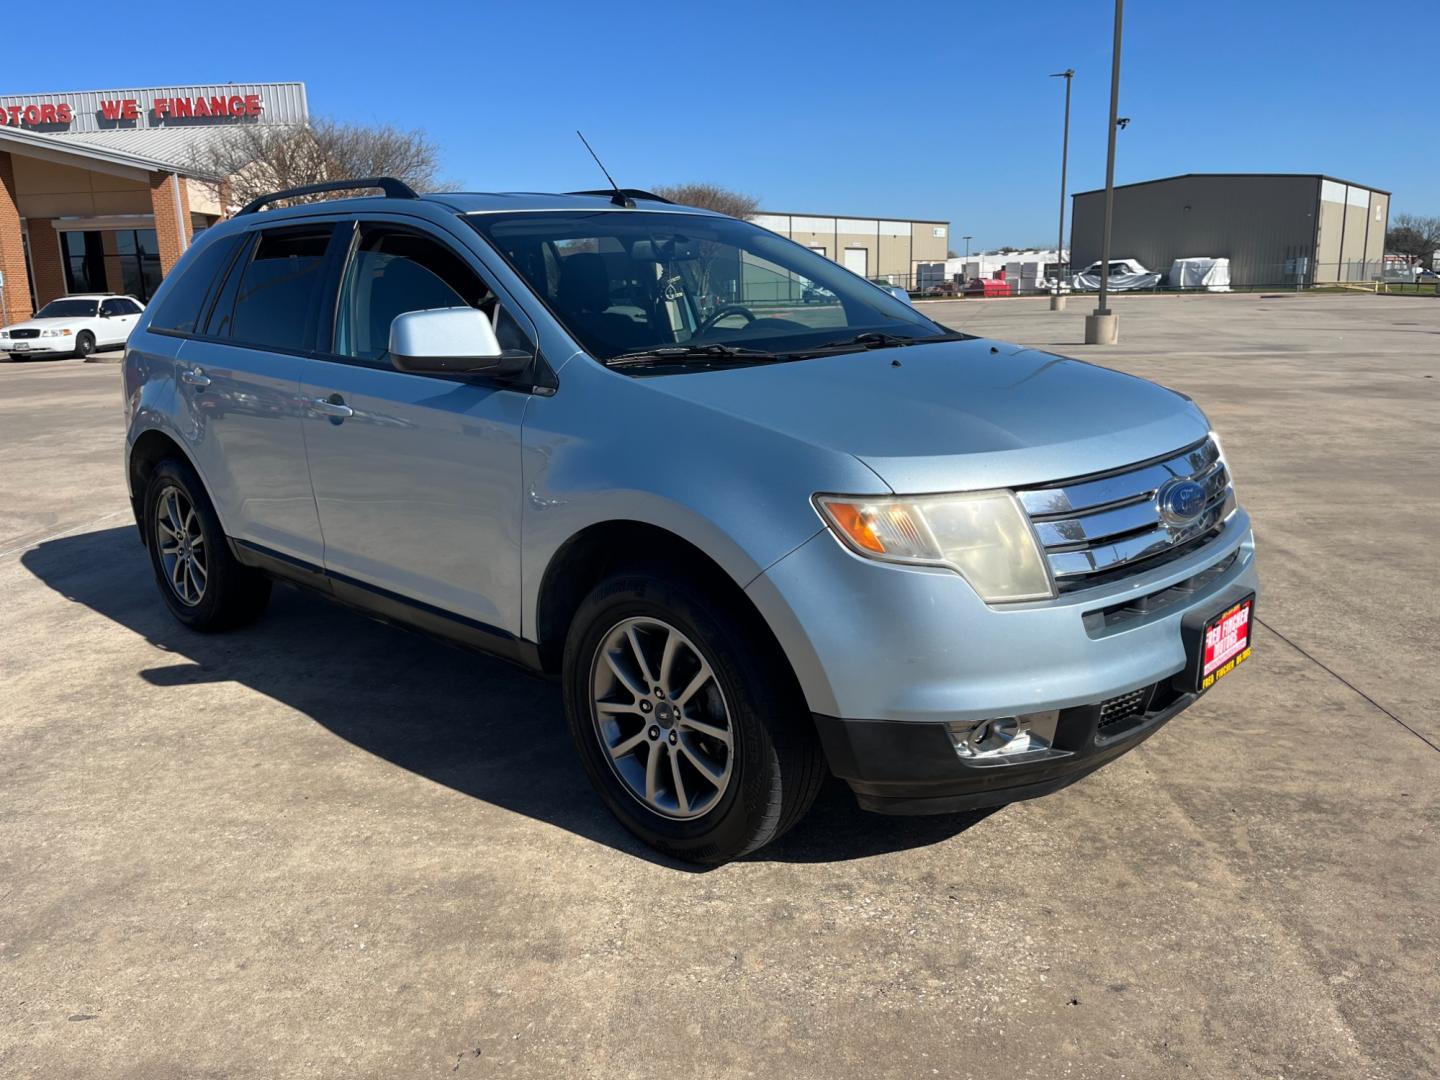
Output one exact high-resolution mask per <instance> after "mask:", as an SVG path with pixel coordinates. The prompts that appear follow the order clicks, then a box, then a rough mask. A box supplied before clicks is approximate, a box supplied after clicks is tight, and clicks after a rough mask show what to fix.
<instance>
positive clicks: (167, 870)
mask: <svg viewBox="0 0 1440 1080" xmlns="http://www.w3.org/2000/svg"><path fill="white" fill-rule="evenodd" d="M1116 306H1117V309H1118V310H1119V311H1120V313H1121V328H1120V334H1121V337H1120V341H1121V344H1120V345H1119V346H1117V347H1115V348H1107V349H1103V350H1101V349H1095V348H1089V349H1087V348H1085V347H1084V346H1079V345H1076V344H1074V343H1075V342H1078V341H1079V340H1080V338H1081V335H1082V333H1083V314H1084V311H1083V310H1081V309H1082V308H1083V304H1082V303H1081V302H1079V301H1072V304H1071V308H1072V310H1071V311H1069V312H1066V313H1063V314H1059V315H1055V314H1052V313H1050V312H1049V311H1048V310H1046V302H1045V301H1044V300H1043V299H1041V300H1039V301H1033V302H1032V301H1017V302H998V303H997V302H973V301H966V302H959V303H950V304H937V305H935V306H933V307H929V308H927V309H926V310H928V311H931V312H933V313H934V314H936V316H937V317H939V318H940V319H941V320H942V321H945V322H947V323H949V324H950V325H954V326H957V327H960V328H963V329H969V330H973V331H975V332H979V333H986V334H995V335H998V336H1004V337H1007V338H1009V339H1012V340H1020V341H1024V342H1026V343H1031V344H1036V345H1039V346H1041V347H1047V348H1055V349H1056V350H1057V351H1062V352H1064V351H1067V350H1068V351H1072V352H1074V353H1076V354H1078V355H1081V356H1083V357H1085V358H1087V359H1093V360H1095V361H1096V362H1100V363H1105V364H1108V365H1111V366H1115V367H1120V368H1123V369H1125V370H1131V371H1136V372H1138V373H1140V374H1144V375H1148V376H1151V377H1154V378H1158V379H1160V380H1161V381H1163V382H1165V383H1167V384H1168V385H1171V386H1175V387H1177V388H1179V389H1182V390H1184V391H1186V392H1187V393H1190V394H1191V395H1192V396H1194V397H1195V398H1196V400H1197V401H1199V402H1200V404H1201V405H1202V406H1203V407H1204V408H1205V409H1206V410H1207V412H1208V413H1209V415H1210V416H1211V418H1212V420H1213V421H1214V422H1215V424H1216V426H1217V428H1218V429H1219V430H1220V431H1221V433H1222V434H1223V436H1224V438H1225V446H1226V450H1227V452H1228V454H1229V455H1230V457H1231V459H1232V462H1233V464H1234V467H1235V472H1236V475H1237V478H1238V488H1239V492H1240V496H1241V498H1242V500H1243V501H1245V502H1246V503H1247V505H1248V506H1249V508H1250V510H1251V512H1252V514H1253V515H1254V517H1255V519H1256V522H1257V533H1258V538H1259V550H1260V559H1261V573H1262V576H1263V579H1264V582H1265V585H1266V589H1267V591H1266V593H1265V596H1264V597H1263V599H1262V601H1261V604H1260V607H1259V616H1260V618H1261V620H1262V621H1263V623H1264V626H1263V627H1262V628H1261V629H1260V631H1259V633H1258V635H1257V649H1256V655H1255V658H1254V660H1253V661H1252V662H1251V663H1250V664H1247V665H1246V666H1245V667H1243V668H1242V669H1240V670H1239V671H1238V672H1236V673H1235V675H1234V676H1233V677H1231V678H1229V679H1226V680H1225V681H1224V682H1223V683H1222V684H1221V685H1220V686H1219V687H1217V688H1216V690H1215V691H1214V692H1213V693H1211V694H1210V695H1208V696H1207V697H1206V698H1205V699H1203V700H1202V701H1201V702H1200V703H1198V704H1197V705H1196V706H1195V707H1194V708H1192V709H1191V710H1190V711H1188V712H1187V713H1185V714H1184V715H1183V716H1182V717H1180V718H1179V719H1178V720H1177V721H1176V722H1174V723H1173V724H1171V725H1169V726H1168V727H1167V728H1166V729H1165V730H1164V731H1162V732H1161V733H1160V734H1158V735H1157V736H1155V737H1154V738H1153V739H1151V740H1150V741H1149V742H1147V743H1145V744H1144V745H1143V746H1141V747H1140V748H1139V749H1137V750H1136V751H1135V752H1134V753H1132V754H1130V755H1128V756H1127V757H1125V758H1122V759H1121V760H1119V761H1118V762H1116V763H1114V764H1112V765H1111V766H1109V767H1107V768H1106V769H1104V770H1102V771H1101V772H1099V773H1097V774H1096V775H1095V776H1093V777H1091V778H1089V779H1087V780H1085V781H1083V782H1082V783H1080V784H1078V785H1076V786H1074V787H1072V788H1069V789H1067V790H1066V791H1064V792H1061V793H1059V794H1057V795H1054V796H1051V797H1048V798H1045V799H1041V800H1037V801H1034V802H1029V803H1022V804H1016V805H1014V806H1011V807H1007V808H1004V809H1002V810H999V811H996V812H994V813H991V814H989V815H986V816H977V815H971V816H964V817H950V818H935V819H887V818H880V817H873V816H870V815H866V814H863V813H861V812H859V811H858V810H856V809H855V808H854V805H853V802H852V801H851V800H850V798H849V795H848V792H846V791H845V790H844V789H843V788H839V787H831V788H830V789H828V790H827V791H826V793H825V794H824V795H823V796H822V798H821V802H820V803H819V804H818V805H817V806H816V808H815V810H814V811H812V813H811V815H810V816H809V817H808V818H807V819H806V821H805V822H803V823H802V824H801V826H800V827H799V828H798V829H797V830H796V831H795V832H794V833H792V834H791V835H790V836H789V837H787V838H786V839H785V840H784V841H782V842H781V843H779V844H777V845H775V846H774V847H772V848H770V849H767V850H766V851H763V852H761V853H760V854H759V855H758V856H757V857H755V858H753V859H751V860H748V861H745V862H741V863H737V864H733V865H730V866H727V867H723V868H720V869H717V870H713V871H710V872H697V871H696V870H694V868H690V867H684V866H681V865H678V864H674V863H670V862H668V861H665V860H662V859H659V858H657V857H655V856H654V855H653V854H652V853H651V852H649V851H648V849H645V848H643V847H641V846H640V845H639V844H637V843H636V842H634V841H633V840H632V839H631V838H630V837H629V835H628V834H627V833H625V832H624V831H623V830H622V829H620V828H619V826H617V825H616V824H615V823H614V822H613V821H612V820H611V819H610V817H609V816H608V814H607V813H606V812H605V811H604V810H603V808H602V807H601V806H600V805H599V803H598V800H596V799H595V798H594V796H593V795H592V794H591V792H590V791H589V789H588V788H587V787H586V786H585V783H584V779H583V776H582V774H581V771H580V769H579V766H578V764H577V763H576V761H575V760H574V758H573V754H572V752H571V751H570V748H569V746H568V743H567V741H566V736H565V732H564V730H563V725H562V722H561V717H560V703H559V695H558V693H557V692H556V689H555V687H553V686H551V685H548V684H546V683H542V682H538V681H535V680H533V679H530V678H528V677H526V676H524V675H521V674H519V673H517V672H515V671H513V670H511V669H509V668H506V667H504V666H503V665H500V664H497V663H492V662H489V661H487V660H484V659H481V658H477V657H474V656H471V655H468V654H465V653H461V652H456V651H452V650H449V649H446V648H443V647H440V646H437V645H434V644H432V643H430V642H429V641H427V640H425V639H422V638H420V637H416V636H412V635H408V634H405V633H403V632H400V631H397V630H393V629H390V628H388V627H385V626H381V625H379V624H376V623H373V622H370V621H368V620H366V619H363V618H361V617H358V616H356V615H353V614H351V613H349V612H346V611H343V610H341V609H338V608H335V607H331V606H328V605H326V604H325V603H324V602H323V601H320V600H318V599H314V598H311V597H309V596H306V595H302V594H300V593H297V592H294V591H291V590H289V589H280V590H277V593H276V597H275V601H274V603H273V605H272V607H271V609H270V611H269V612H268V613H267V615H266V616H265V618H264V619H263V620H262V621H261V622H260V623H259V624H258V625H256V626H255V627H253V628H250V629H248V630H246V631H243V632H241V633H237V634H233V635H226V636H219V637H204V636H200V635H196V634H192V633H189V632H188V631H185V630H183V629H182V628H181V627H179V626H178V625H177V624H176V623H174V622H173V620H171V619H170V618H169V617H168V615H167V614H166V613H165V611H164V608H163V607H162V605H161V603H160V601H159V599H158V598H157V597H156V595H155V593H154V583H153V581H152V580H151V578H150V573H149V568H148V564H147V563H146V560H145V556H144V552H143V549H142V548H141V547H140V545H139V543H138V542H137V541H136V537H135V532H134V528H133V525H132V524H131V523H130V522H129V520H128V518H127V516H126V515H127V513H128V509H127V507H126V505H125V501H124V489H123V482H122V477H121V471H120V464H119V456H120V446H121V415H120V401H119V371H118V370H117V369H116V368H115V367H113V366H109V365H100V366H95V365H82V364H79V363H77V362H73V361H62V362H52V363H34V362H28V363H24V364H0V450H3V452H4V453H3V459H4V461H5V462H6V467H5V468H4V469H3V470H0V605H3V618H0V792H3V795H0V1075H4V1076H7V1077H8V1076H17V1077H19V1076H36V1077H41V1076H43V1077H50V1076H67V1077H106V1078H132V1077H133V1078H141V1077H144V1078H147V1080H151V1078H168V1077H177V1078H178V1077H265V1078H276V1077H337V1076H345V1077H347V1078H351V1077H414V1076H429V1075H435V1076H446V1077H450V1076H456V1077H465V1076H473V1077H482V1076H483V1077H546V1078H550V1077H557V1076H566V1077H569V1076H578V1077H597V1078H599V1077H604V1078H606V1080H610V1078H615V1077H646V1078H648V1077H662V1076H688V1077H730V1076H755V1077H763V1078H767V1080H768V1078H775V1077H844V1078H851V1077H853V1078H874V1077H894V1078H913V1077H927V1076H940V1077H973V1078H977V1080H979V1078H985V1080H997V1078H1011V1077H1046V1078H1049V1077H1060V1076H1066V1077H1106V1078H1111V1077H1171V1076H1180V1075H1184V1076H1195V1077H1214V1078H1217V1080H1218V1078H1233V1077H1279V1076H1282V1075H1283V1076H1286V1077H1346V1078H1353V1077H1375V1078H1381V1077H1383V1078H1392V1077H1393V1078H1402V1077H1419V1076H1429V1075H1436V1074H1437V1073H1440V1030H1437V1020H1436V1018H1437V1015H1440V974H1437V971H1440V963H1437V962H1440V947H1437V944H1436V943H1437V939H1440V873H1437V867H1440V752H1437V750H1436V745H1437V744H1440V723H1437V721H1436V720H1435V711H1434V708H1433V705H1432V701H1433V700H1434V698H1435V696H1436V691H1437V689H1440V687H1437V678H1436V675H1435V667H1434V662H1433V657H1434V655H1435V651H1436V647H1437V645H1440V631H1437V619H1440V613H1437V610H1440V605H1437V604H1436V603H1435V579H1436V576H1437V570H1440V565H1437V559H1436V556H1435V548H1434V538H1435V534H1436V531H1437V530H1436V526H1437V524H1440V482H1437V480H1440V473H1437V469H1440V466H1437V464H1436V463H1437V461H1440V445H1437V443H1440V425H1437V424H1436V422H1435V419H1434V418H1435V416H1436V415H1437V404H1440V402H1437V397H1440V388H1437V382H1440V379H1437V375H1440V303H1436V302H1432V301H1429V300H1425V299H1412V298H1384V297H1350V296H1339V297H1287V298H1285V299H1280V300H1273V301H1272V300H1263V299H1260V298H1256V297H1241V296H1233V297H1184V298H1181V299H1178V300H1177V299H1168V298H1158V299H1150V298H1133V299H1131V298H1122V299H1121V300H1120V301H1118V303H1117V305H1116Z"/></svg>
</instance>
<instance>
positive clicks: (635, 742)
mask: <svg viewBox="0 0 1440 1080" xmlns="http://www.w3.org/2000/svg"><path fill="white" fill-rule="evenodd" d="M590 685H591V719H592V721H593V726H594V729H595V735H596V737H597V738H598V739H599V740H600V748H601V751H602V753H603V754H604V756H605V759H606V760H607V761H608V762H609V763H610V768H611V769H612V770H613V771H614V772H615V775H616V776H617V777H618V778H619V779H620V782H621V783H622V784H623V785H624V787H625V789H626V790H627V791H628V792H629V793H630V794H631V795H632V796H633V797H634V798H635V799H637V800H638V801H639V802H641V803H642V804H643V805H644V806H645V807H647V808H648V809H650V810H652V811H654V812H655V813H657V814H661V815H663V816H665V817H668V818H677V819H682V820H683V819H690V818H698V817H700V816H702V815H703V814H706V813H708V812H709V811H710V810H711V809H713V808H714V807H715V806H716V805H717V804H718V803H719V801H720V799H721V798H722V797H723V796H724V794H725V791H726V789H727V788H728V787H729V786H730V781H731V777H732V775H733V772H734V761H735V727H734V725H733V724H732V723H731V718H730V710H729V707H728V706H727V705H726V703H725V696H724V694H723V693H722V692H721V689H720V684H719V682H718V681H717V680H716V678H715V672H714V669H713V668H712V666H711V664H710V662H709V661H708V660H707V659H706V658H705V656H704V654H703V653H702V652H701V651H700V649H699V647H698V646H696V644H695V643H694V642H693V641H691V640H690V639H689V638H688V637H686V636H685V635H684V634H683V633H681V632H680V631H679V630H677V629H676V628H675V627H673V626H671V625H670V624H669V623H667V622H664V621H662V620H660V619H654V618H645V617H642V618H630V619H625V620H623V621H622V622H620V623H618V624H616V625H615V626H614V627H612V628H611V629H610V631H609V632H608V633H607V634H606V635H605V637H604V638H603V639H602V641H601V643H600V647H599V648H598V649H597V650H596V651H595V657H594V660H593V661H592V663H591V673H590Z"/></svg>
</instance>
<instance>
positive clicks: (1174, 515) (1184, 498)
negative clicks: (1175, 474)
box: [1155, 479, 1205, 526]
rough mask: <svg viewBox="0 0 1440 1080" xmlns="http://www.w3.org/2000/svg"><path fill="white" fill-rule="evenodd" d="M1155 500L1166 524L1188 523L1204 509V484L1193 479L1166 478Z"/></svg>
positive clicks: (1161, 517)
mask: <svg viewBox="0 0 1440 1080" xmlns="http://www.w3.org/2000/svg"><path fill="white" fill-rule="evenodd" d="M1155 501H1156V503H1157V504H1158V505H1159V508H1160V520H1161V521H1163V522H1165V524H1166V525H1177V526H1178V525H1189V524H1190V523H1191V522H1193V521H1194V520H1195V519H1196V518H1198V517H1199V516H1200V515H1201V514H1202V513H1204V511H1205V486H1204V485H1203V484H1197V483H1196V482H1195V481H1194V480H1181V479H1175V480H1167V481H1166V482H1165V483H1164V484H1163V485H1162V486H1161V488H1160V490H1159V492H1158V493H1157V494H1156V496H1155Z"/></svg>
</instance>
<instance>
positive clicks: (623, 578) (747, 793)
mask: <svg viewBox="0 0 1440 1080" xmlns="http://www.w3.org/2000/svg"><path fill="white" fill-rule="evenodd" d="M754 619H755V616H754V615H753V613H751V612H746V611H744V610H742V609H741V606H740V605H739V604H738V603H737V602H734V601H730V602H726V601H725V600H723V599H720V598H717V597H714V596H709V595H706V594H704V593H702V592H701V591H700V590H698V589H696V588H694V587H692V586H691V585H689V584H687V583H685V582H684V580H683V579H681V578H679V577H667V576H662V575H658V574H651V573H646V572H644V571H639V572H632V573H622V574H617V575H616V576H614V577H612V578H610V579H608V580H607V581H605V582H603V583H601V584H600V585H599V586H598V587H596V589H595V590H594V591H593V592H592V593H591V594H590V595H589V597H587V598H586V600H585V601H584V602H583V603H582V604H581V606H580V610H579V611H578V612H577V614H576V617H575V620H574V622H573V624H572V626H571V630H570V634H569V637H568V639H567V642H566V647H565V659H564V672H563V679H564V689H565V712H566V719H567V722H568V723H569V726H570V733H571V737H572V738H573V740H574V742H575V746H576V749H577V750H578V752H579V754H580V757H581V761H582V762H583V764H584V766H585V771H586V773H587V774H588V775H589V778H590V780H591V783H592V784H593V785H594V786H595V788H596V790H597V791H598V792H599V794H600V796H601V798H602V799H603V800H604V801H605V803H606V804H607V805H608V806H609V807H610V809H611V810H612V811H613V812H614V813H615V815H616V817H618V818H619V819H620V821H621V822H622V823H623V824H624V825H625V826H626V827H627V828H628V829H630V830H631V831H632V832H633V833H635V834H636V835H637V836H639V837H640V838H641V839H642V840H644V841H645V842H646V843H648V844H650V845H651V846H653V847H655V848H658V849H659V850H661V851H664V852H666V853H668V854H671V855H674V856H677V857H679V858H682V859H687V860H691V861H695V862H702V863H719V862H725V861H727V860H729V859H733V858H736V857H738V856H741V855H744V854H746V853H748V852H751V851H754V850H755V849H757V848H759V847H761V846H762V845H764V844H767V843H769V842H770V841H771V840H774V839H776V838H777V837H778V836H780V835H781V834H782V833H784V832H785V831H786V830H787V829H789V828H790V827H791V826H792V825H793V824H794V823H795V822H796V821H798V820H799V819H800V817H801V816H802V815H803V814H804V813H805V811H806V810H807V809H808V808H809V806H810V804H811V803H812V802H813V801H814V798H815V794H816V792H817V791H818V790H819V787H820V784H821V782H822V780H823V779H824V775H825V765H824V758H823V755H822V753H821V751H820V747H819V745H818V742H817V740H816V737H815V733H814V729H813V727H812V726H811V721H810V718H809V716H808V713H807V710H806V708H805V704H804V701H803V698H802V697H801V696H800V694H799V692H798V688H797V687H796V686H795V685H794V679H793V676H791V675H790V674H789V672H788V670H786V669H785V668H784V666H783V660H782V659H781V658H780V657H779V656H778V655H776V654H775V649H774V646H773V643H769V642H768V641H767V640H766V638H765V636H764V635H761V634H757V633H756V632H755V627H754V626H753V621H754Z"/></svg>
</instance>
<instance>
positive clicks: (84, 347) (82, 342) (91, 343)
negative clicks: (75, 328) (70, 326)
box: [75, 330, 95, 360]
mask: <svg viewBox="0 0 1440 1080" xmlns="http://www.w3.org/2000/svg"><path fill="white" fill-rule="evenodd" d="M94 351H95V335H94V334H92V333H91V332H90V331H89V330H81V331H80V333H78V334H76V335H75V355H76V356H78V357H80V358H81V359H82V360H83V359H84V358H85V357H87V356H89V355H90V354H91V353H93V352H94Z"/></svg>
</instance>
